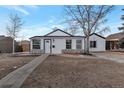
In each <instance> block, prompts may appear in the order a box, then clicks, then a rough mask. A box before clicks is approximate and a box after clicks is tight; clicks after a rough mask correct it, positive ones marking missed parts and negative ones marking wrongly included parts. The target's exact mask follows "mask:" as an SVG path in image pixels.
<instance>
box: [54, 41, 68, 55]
mask: <svg viewBox="0 0 124 93" xmlns="http://www.w3.org/2000/svg"><path fill="white" fill-rule="evenodd" d="M65 42H66V40H65V39H54V41H53V40H52V45H55V48H53V47H52V53H54V54H60V53H61V52H62V49H65V48H66V44H65Z"/></svg>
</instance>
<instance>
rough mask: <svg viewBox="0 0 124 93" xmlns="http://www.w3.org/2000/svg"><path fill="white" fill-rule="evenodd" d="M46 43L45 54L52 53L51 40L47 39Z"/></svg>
mask: <svg viewBox="0 0 124 93" xmlns="http://www.w3.org/2000/svg"><path fill="white" fill-rule="evenodd" d="M44 42H45V47H44V50H45V53H51V40H50V39H46V40H44Z"/></svg>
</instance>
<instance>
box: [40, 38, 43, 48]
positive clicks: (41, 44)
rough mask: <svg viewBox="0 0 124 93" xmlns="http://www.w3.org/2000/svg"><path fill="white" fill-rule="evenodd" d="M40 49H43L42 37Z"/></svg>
mask: <svg viewBox="0 0 124 93" xmlns="http://www.w3.org/2000/svg"><path fill="white" fill-rule="evenodd" d="M40 49H44V40H43V39H41V43H40Z"/></svg>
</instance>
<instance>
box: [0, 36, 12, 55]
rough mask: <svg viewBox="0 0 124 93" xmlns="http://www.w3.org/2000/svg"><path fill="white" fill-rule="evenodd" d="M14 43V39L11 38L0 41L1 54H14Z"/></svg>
mask: <svg viewBox="0 0 124 93" xmlns="http://www.w3.org/2000/svg"><path fill="white" fill-rule="evenodd" d="M12 42H13V39H12V38H10V37H5V38H3V39H0V52H1V53H12V45H13V44H12Z"/></svg>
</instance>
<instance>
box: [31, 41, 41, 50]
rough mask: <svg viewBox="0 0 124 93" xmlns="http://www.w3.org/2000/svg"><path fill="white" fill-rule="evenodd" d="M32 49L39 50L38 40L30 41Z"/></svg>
mask: <svg viewBox="0 0 124 93" xmlns="http://www.w3.org/2000/svg"><path fill="white" fill-rule="evenodd" d="M32 45H33V49H40V40H32Z"/></svg>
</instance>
